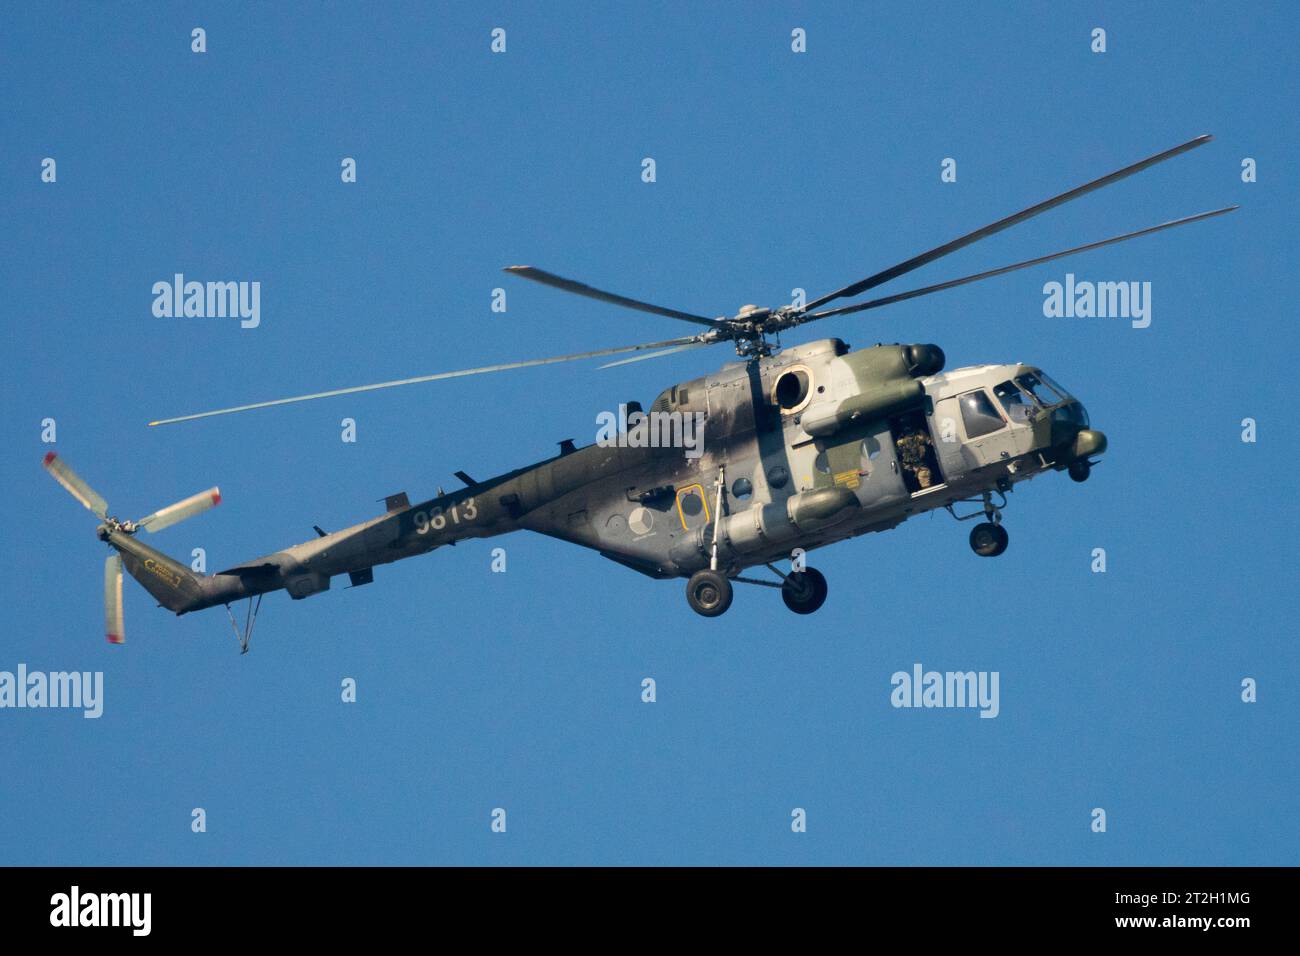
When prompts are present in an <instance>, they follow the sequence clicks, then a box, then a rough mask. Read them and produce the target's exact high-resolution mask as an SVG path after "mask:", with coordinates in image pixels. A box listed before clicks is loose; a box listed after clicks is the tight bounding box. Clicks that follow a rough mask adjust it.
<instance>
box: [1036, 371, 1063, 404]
mask: <svg viewBox="0 0 1300 956" xmlns="http://www.w3.org/2000/svg"><path fill="white" fill-rule="evenodd" d="M1038 377H1039V378H1040V379H1042V380H1043V384H1044V385H1046V386H1047V387H1048V388H1050V389H1051V390H1052V391H1054V392H1055V393H1056V394H1057V395H1060V396H1061V397H1062V398H1069V397H1070V393H1069V392H1068V391H1067V390H1066V389H1065V388H1064V387H1062V386H1061V385H1060V384H1058V383H1057V381H1056V379H1054V378H1052V376H1050V375H1048V374H1047V373H1046V372H1044V371H1042V370H1041V369H1040V370H1039V372H1038Z"/></svg>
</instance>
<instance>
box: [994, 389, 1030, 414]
mask: <svg viewBox="0 0 1300 956" xmlns="http://www.w3.org/2000/svg"><path fill="white" fill-rule="evenodd" d="M993 394H994V395H996V396H997V397H998V401H999V402H1001V403H1002V408H1003V410H1004V411H1006V413H1007V415H1008V416H1010V418H1011V420H1012V421H1013V422H1026V421H1029V419H1030V418H1032V417H1033V415H1034V405H1033V403H1032V402H1031V401H1030V400H1029V399H1028V398H1026V397H1025V393H1024V392H1022V391H1021V390H1020V389H1018V388H1016V386H1015V383H1014V382H1003V383H1002V384H1001V385H999V386H997V387H996V388H994V389H993Z"/></svg>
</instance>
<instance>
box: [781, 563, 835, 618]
mask: <svg viewBox="0 0 1300 956" xmlns="http://www.w3.org/2000/svg"><path fill="white" fill-rule="evenodd" d="M828 590H829V589H828V588H827V585H826V578H825V576H823V574H822V573H821V572H820V571H818V570H817V569H816V568H806V569H804V570H803V571H795V572H793V573H791V574H789V575H787V576H786V579H785V583H784V584H782V585H781V600H783V601H785V606H786V607H788V608H789V609H790V610H792V611H794V613H796V614H811V613H812V612H813V611H815V610H817V609H818V608H820V607H821V606H822V605H823V604H825V603H826V592H827V591H828Z"/></svg>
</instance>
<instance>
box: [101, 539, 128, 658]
mask: <svg viewBox="0 0 1300 956" xmlns="http://www.w3.org/2000/svg"><path fill="white" fill-rule="evenodd" d="M104 634H105V636H106V637H107V638H108V643H110V644H125V643H126V628H125V626H124V624H123V620H122V556H121V555H118V554H110V555H109V556H108V560H107V561H105V562H104Z"/></svg>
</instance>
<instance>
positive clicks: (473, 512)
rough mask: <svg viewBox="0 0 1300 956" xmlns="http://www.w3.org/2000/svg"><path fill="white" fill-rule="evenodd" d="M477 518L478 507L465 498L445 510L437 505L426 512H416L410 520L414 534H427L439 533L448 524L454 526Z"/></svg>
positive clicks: (471, 499)
mask: <svg viewBox="0 0 1300 956" xmlns="http://www.w3.org/2000/svg"><path fill="white" fill-rule="evenodd" d="M477 517H478V506H477V505H476V504H474V499H473V498H466V499H465V500H464V501H461V502H458V503H457V504H454V505H452V506H451V507H449V508H446V509H444V508H443V507H442V506H441V505H438V506H435V507H433V508H430V509H429V510H428V511H417V512H416V513H415V515H414V516H413V518H412V520H413V521H414V522H415V533H416V534H428V533H429V532H430V531H441V530H442V529H443V528H445V527H447V525H448V523H450V524H452V525H453V526H454V525H458V524H460V523H461V522H464V521H473V520H474V519H475V518H477Z"/></svg>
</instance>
